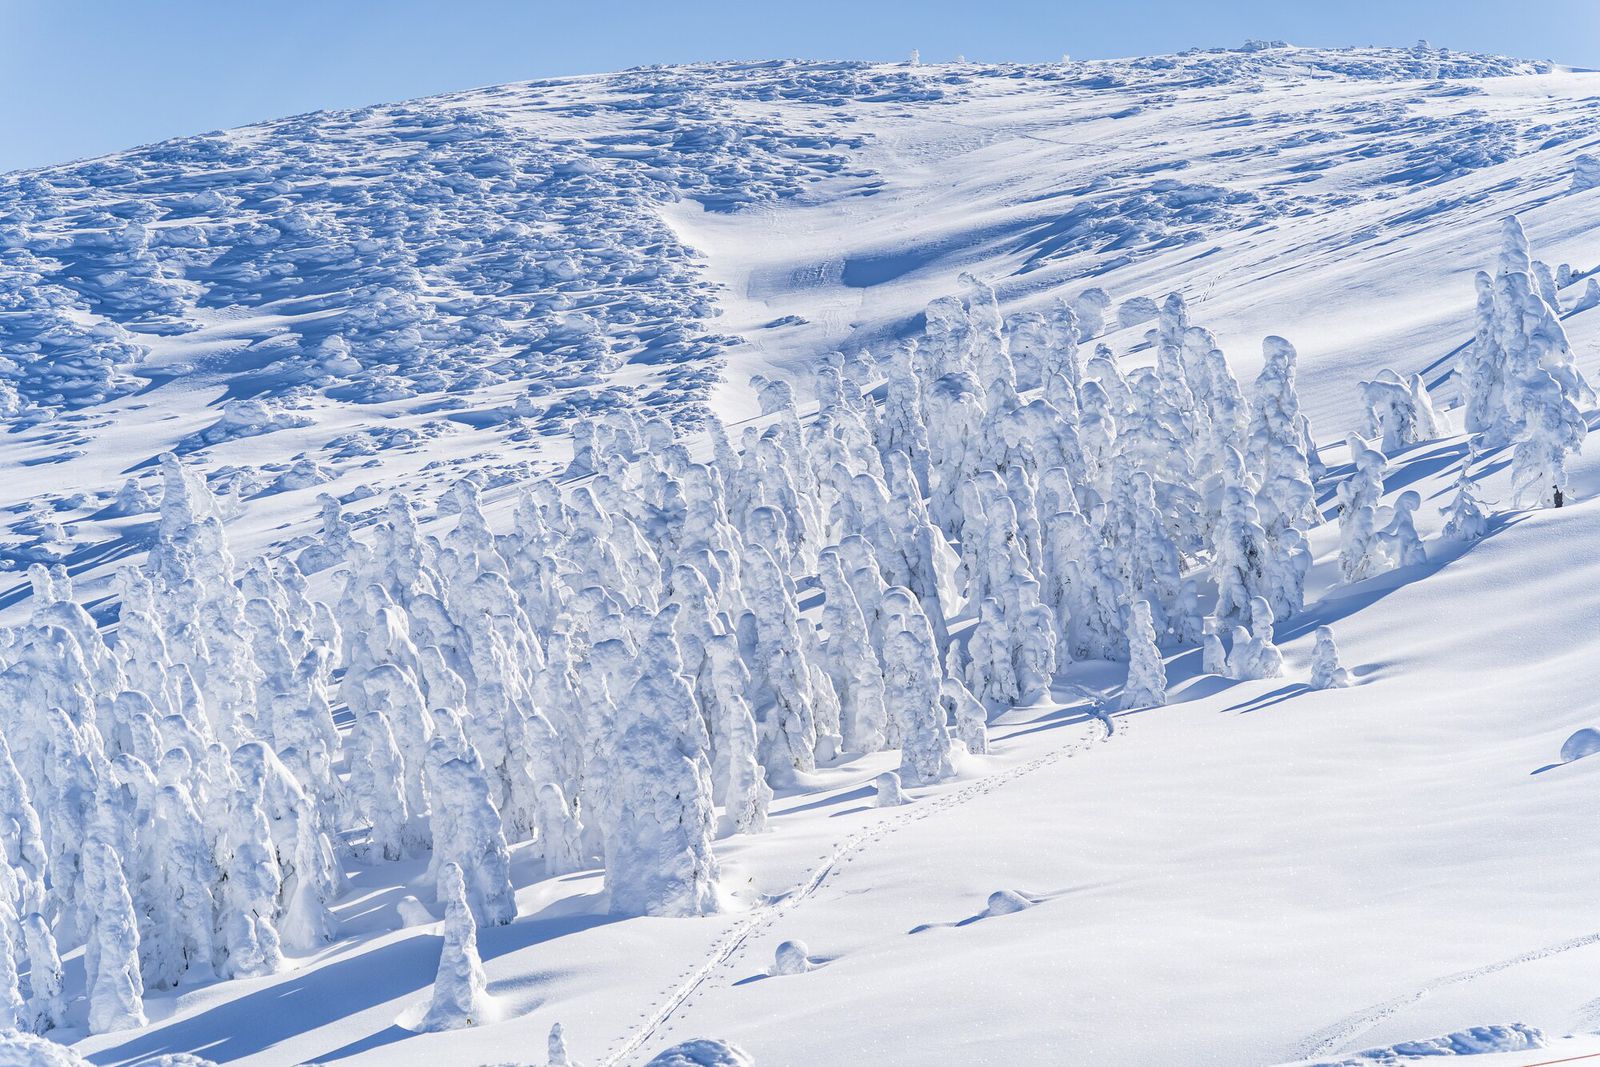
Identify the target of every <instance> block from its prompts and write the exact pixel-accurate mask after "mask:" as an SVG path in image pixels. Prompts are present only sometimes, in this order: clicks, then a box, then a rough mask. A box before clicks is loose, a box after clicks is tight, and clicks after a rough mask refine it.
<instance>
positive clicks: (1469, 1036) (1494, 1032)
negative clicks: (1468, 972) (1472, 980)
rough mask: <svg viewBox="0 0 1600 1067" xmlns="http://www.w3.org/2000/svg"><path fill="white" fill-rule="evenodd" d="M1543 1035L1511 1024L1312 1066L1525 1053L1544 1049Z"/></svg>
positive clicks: (1370, 1065) (1360, 1066)
mask: <svg viewBox="0 0 1600 1067" xmlns="http://www.w3.org/2000/svg"><path fill="white" fill-rule="evenodd" d="M1546 1044H1547V1042H1546V1041H1545V1036H1544V1032H1543V1031H1542V1030H1539V1029H1538V1028H1537V1027H1533V1026H1524V1025H1523V1024H1522V1023H1512V1024H1511V1025H1510V1026H1474V1027H1472V1028H1471V1029H1468V1030H1457V1031H1456V1032H1455V1033H1451V1034H1445V1035H1444V1036H1443V1037H1433V1038H1428V1039H1427V1040H1425V1041H1402V1042H1401V1043H1400V1044H1398V1045H1386V1046H1384V1047H1382V1048H1369V1049H1363V1050H1362V1051H1360V1052H1353V1053H1351V1054H1350V1055H1349V1056H1347V1057H1346V1058H1344V1059H1342V1060H1330V1061H1327V1062H1326V1063H1318V1064H1314V1065H1312V1067H1373V1065H1375V1064H1377V1065H1390V1064H1401V1063H1404V1062H1407V1061H1409V1060H1413V1059H1421V1058H1424V1057H1431V1056H1482V1055H1487V1054H1489V1053H1494V1052H1526V1051H1529V1050H1531V1049H1540V1048H1544V1047H1545V1046H1546Z"/></svg>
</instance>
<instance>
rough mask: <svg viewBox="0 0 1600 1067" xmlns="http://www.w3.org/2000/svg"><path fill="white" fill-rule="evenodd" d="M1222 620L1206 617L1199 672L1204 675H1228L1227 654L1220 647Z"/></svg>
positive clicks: (1212, 616)
mask: <svg viewBox="0 0 1600 1067" xmlns="http://www.w3.org/2000/svg"><path fill="white" fill-rule="evenodd" d="M1222 626H1223V623H1222V620H1221V619H1219V618H1218V617H1217V616H1215V615H1207V616H1206V621H1205V635H1204V637H1203V638H1202V639H1201V642H1200V670H1201V671H1203V672H1204V673H1206V674H1222V675H1225V674H1227V673H1228V654H1227V652H1226V650H1224V649H1223V647H1222Z"/></svg>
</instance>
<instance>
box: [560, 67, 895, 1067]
mask: <svg viewBox="0 0 1600 1067" xmlns="http://www.w3.org/2000/svg"><path fill="white" fill-rule="evenodd" d="M911 54H912V58H913V59H915V57H916V52H915V51H914V50H913V52H912V53H911ZM911 65H912V66H916V63H915V62H913V63H912V64H911ZM546 1049H547V1050H548V1053H549V1057H550V1059H549V1062H548V1063H547V1064H546V1065H545V1067H578V1065H577V1064H575V1063H573V1062H572V1058H571V1057H570V1056H568V1055H567V1035H566V1034H565V1033H564V1032H563V1031H562V1029H561V1024H560V1023H556V1024H554V1025H553V1026H551V1027H550V1039H549V1041H547V1042H546Z"/></svg>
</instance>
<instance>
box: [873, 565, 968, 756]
mask: <svg viewBox="0 0 1600 1067" xmlns="http://www.w3.org/2000/svg"><path fill="white" fill-rule="evenodd" d="M890 592H891V594H892V597H893V604H894V607H893V608H892V609H891V611H890V613H889V615H888V618H887V619H886V622H885V628H884V639H883V681H884V704H885V706H886V707H887V709H888V712H889V716H890V718H891V719H893V720H894V721H895V723H896V724H897V726H898V730H897V733H898V734H899V737H900V777H901V778H902V779H904V780H905V781H906V782H908V783H911V784H915V785H923V784H928V783H932V782H938V781H942V780H944V779H946V778H948V777H950V776H951V775H952V774H954V773H955V767H954V765H953V764H952V762H951V759H950V732H949V729H948V728H947V727H946V725H945V712H944V705H943V704H941V703H940V701H939V684H940V678H941V673H940V670H939V661H938V658H937V655H936V653H935V651H934V647H933V633H932V630H931V628H930V627H929V626H928V621H927V617H926V616H924V615H923V614H922V612H921V610H920V609H919V608H917V607H916V604H915V598H914V597H913V596H912V594H911V591H910V590H908V589H894V590H891V591H890Z"/></svg>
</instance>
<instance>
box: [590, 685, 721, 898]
mask: <svg viewBox="0 0 1600 1067" xmlns="http://www.w3.org/2000/svg"><path fill="white" fill-rule="evenodd" d="M646 670H647V671H651V672H654V673H656V674H658V675H659V674H662V673H663V672H666V671H668V670H670V667H669V666H668V665H646ZM662 684H665V679H664V678H663V679H662ZM626 711H627V714H628V715H630V716H631V722H630V723H629V724H628V725H627V726H626V728H625V729H624V730H623V732H622V735H621V736H620V737H619V738H618V739H617V742H616V745H615V749H614V751H613V753H612V759H613V760H614V763H613V772H612V773H613V778H614V788H615V789H616V791H617V797H618V800H617V805H616V810H615V812H614V813H613V817H614V822H613V823H612V825H611V826H610V827H608V828H607V831H606V840H605V847H606V893H607V896H608V899H609V905H610V910H611V912H612V914H614V915H671V916H680V915H706V914H709V913H711V912H714V911H716V910H717V906H718V905H717V861H716V857H715V856H714V855H713V853H712V849H711V842H712V838H713V837H714V836H715V833H716V817H715V811H714V809H713V808H712V797H711V773H710V768H709V767H708V766H707V764H706V760H705V756H704V754H703V753H702V752H701V751H700V749H699V748H698V747H697V746H696V745H695V744H694V741H693V738H692V736H691V735H690V733H689V732H688V730H687V729H686V727H685V724H684V723H683V722H682V721H680V719H679V718H678V717H677V716H674V715H673V714H671V711H670V708H667V709H663V708H658V707H656V706H655V705H653V704H649V703H633V702H631V701H630V703H629V706H628V708H627V709H626Z"/></svg>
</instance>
